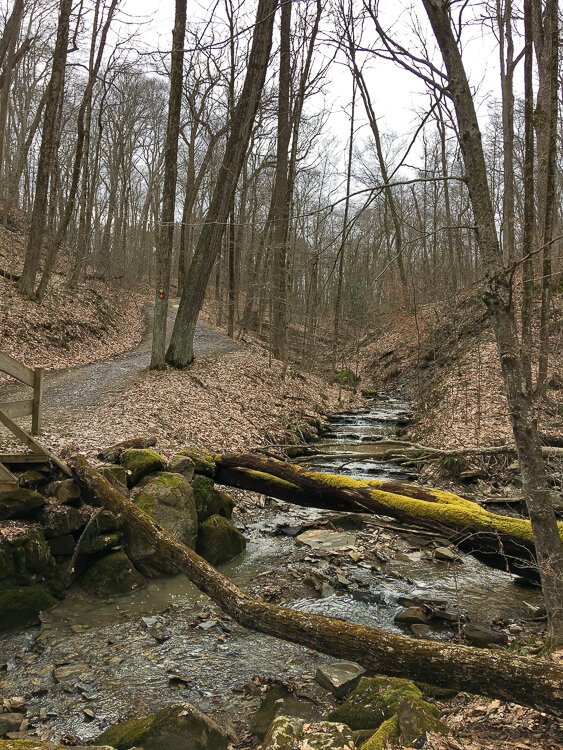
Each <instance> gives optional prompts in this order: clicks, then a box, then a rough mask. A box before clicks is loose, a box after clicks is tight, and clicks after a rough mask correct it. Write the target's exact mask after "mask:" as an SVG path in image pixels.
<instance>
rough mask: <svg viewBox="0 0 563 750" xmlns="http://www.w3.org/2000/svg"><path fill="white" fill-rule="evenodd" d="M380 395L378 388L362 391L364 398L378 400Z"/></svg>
mask: <svg viewBox="0 0 563 750" xmlns="http://www.w3.org/2000/svg"><path fill="white" fill-rule="evenodd" d="M378 395H379V393H378V390H377V388H373V387H371V388H363V389H362V396H363V397H364V398H377V396H378Z"/></svg>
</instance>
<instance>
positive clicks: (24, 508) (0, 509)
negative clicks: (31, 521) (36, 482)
mask: <svg viewBox="0 0 563 750" xmlns="http://www.w3.org/2000/svg"><path fill="white" fill-rule="evenodd" d="M44 505H45V498H44V497H43V495H40V494H39V492H36V491H35V490H30V489H26V488H25V487H18V488H17V489H15V490H8V491H7V492H0V521H6V520H7V519H9V518H29V517H30V516H33V515H35V514H36V513H37V512H38V511H39V510H41V508H42V507H43V506H44Z"/></svg>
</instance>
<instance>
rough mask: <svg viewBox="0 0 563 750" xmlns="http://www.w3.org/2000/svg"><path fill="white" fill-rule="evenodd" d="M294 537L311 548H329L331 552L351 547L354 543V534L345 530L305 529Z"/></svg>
mask: <svg viewBox="0 0 563 750" xmlns="http://www.w3.org/2000/svg"><path fill="white" fill-rule="evenodd" d="M295 539H296V541H297V542H299V543H300V544H304V545H306V546H307V547H310V548H311V549H322V550H331V551H333V552H338V551H339V550H342V549H346V548H347V547H353V546H354V545H355V544H356V536H355V534H350V533H348V532H346V531H325V530H324V529H313V530H312V531H305V532H304V533H303V534H299V536H297V537H295Z"/></svg>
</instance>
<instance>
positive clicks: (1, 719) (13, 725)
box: [0, 713, 25, 737]
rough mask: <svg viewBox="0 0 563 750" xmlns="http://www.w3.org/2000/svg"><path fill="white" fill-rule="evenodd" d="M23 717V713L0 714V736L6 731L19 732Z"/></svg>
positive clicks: (6, 732) (5, 733)
mask: <svg viewBox="0 0 563 750" xmlns="http://www.w3.org/2000/svg"><path fill="white" fill-rule="evenodd" d="M24 719H25V715H24V714H19V713H9V714H0V737H4V736H5V735H7V734H8V732H19V730H20V727H21V725H22V721H23V720H24Z"/></svg>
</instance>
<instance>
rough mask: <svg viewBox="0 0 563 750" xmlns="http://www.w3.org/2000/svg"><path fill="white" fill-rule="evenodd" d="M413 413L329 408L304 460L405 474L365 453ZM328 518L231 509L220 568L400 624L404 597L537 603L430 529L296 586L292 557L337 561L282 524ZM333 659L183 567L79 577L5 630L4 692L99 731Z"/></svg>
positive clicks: (238, 702) (480, 610)
mask: <svg viewBox="0 0 563 750" xmlns="http://www.w3.org/2000/svg"><path fill="white" fill-rule="evenodd" d="M407 416H408V404H407V403H405V402H404V401H401V400H400V399H398V398H393V397H388V398H381V399H378V400H377V401H374V402H373V406H372V408H371V409H369V410H366V411H365V412H362V413H359V414H340V415H335V416H334V417H333V418H332V419H331V421H330V424H329V427H328V429H327V431H326V433H325V434H324V435H323V436H322V438H321V440H320V441H319V443H318V445H317V447H320V448H321V449H322V457H321V458H313V459H312V460H311V463H310V464H309V465H311V466H313V467H314V468H316V469H317V470H323V471H338V472H340V473H345V474H347V475H350V476H354V477H358V478H392V479H397V480H402V481H408V480H413V479H414V478H415V477H414V476H413V475H412V474H409V473H408V472H407V471H405V470H404V469H403V468H401V467H397V466H394V465H393V464H390V463H384V462H381V461H378V460H377V459H376V458H374V455H373V454H374V452H375V447H376V444H377V442H378V441H380V440H382V439H388V438H391V437H396V432H397V426H398V425H401V424H403V423H404V422H405V421H406V420H407ZM370 446H371V447H370ZM328 515H329V514H328V513H327V512H324V511H320V510H315V509H305V508H297V507H293V506H289V505H286V504H280V503H275V504H272V505H271V506H270V507H268V506H267V507H266V508H265V509H264V510H262V511H260V512H256V513H250V512H247V513H245V514H242V513H241V514H238V516H237V517H236V519H235V520H236V522H237V523H238V525H239V526H241V528H243V530H244V533H245V536H246V537H247V539H248V546H247V549H246V551H245V553H243V554H242V555H241V556H239V557H238V558H237V559H235V560H233V561H232V562H231V563H229V564H227V565H225V566H223V568H222V571H223V572H224V573H225V574H226V575H228V576H229V577H231V578H232V579H233V580H234V581H236V582H237V583H238V584H239V585H241V586H246V587H248V588H250V589H252V587H253V586H254V587H256V582H257V581H259V580H260V579H263V580H266V581H268V583H270V582H271V585H272V588H273V590H274V589H276V586H277V591H278V593H279V590H280V587H281V589H282V591H283V589H284V588H285V589H286V591H285V596H282V601H284V603H286V604H287V605H288V606H292V607H293V608H295V609H299V610H305V611H310V612H316V613H319V614H324V615H329V616H331V617H337V618H341V619H346V620H350V621H353V622H358V623H363V624H368V625H373V626H379V627H383V628H386V629H388V630H392V631H395V632H405V631H400V630H399V629H398V627H397V626H396V625H395V623H394V616H395V614H396V612H397V611H398V610H399V609H400V604H399V601H398V600H399V599H400V597H404V596H410V597H413V596H417V597H422V598H424V599H425V600H440V601H444V602H445V603H446V604H447V606H448V607H450V609H451V608H455V607H459V609H461V610H462V611H463V612H466V613H467V614H468V615H469V616H470V617H471V619H472V620H473V621H477V622H490V620H492V619H494V618H521V617H525V616H526V615H527V614H528V612H529V608H528V606H527V604H526V603H529V604H532V605H537V604H538V603H539V594H538V592H537V591H536V590H534V589H524V588H520V587H518V586H516V585H515V584H514V582H513V579H512V578H511V577H510V576H509V575H507V574H503V573H502V572H499V571H494V570H491V569H489V568H486V567H485V566H484V565H482V564H480V563H478V562H477V561H475V560H473V558H465V560H464V561H463V563H462V564H460V565H457V564H456V565H450V564H446V563H440V562H437V561H435V560H434V559H433V558H432V556H431V554H430V553H428V551H427V549H426V548H427V546H428V545H429V544H431V542H432V540H431V538H430V537H428V538H426V537H424V535H421V534H420V533H418V535H415V536H413V535H410V534H408V533H401V536H400V537H399V539H400V542H401V544H402V548H401V549H402V552H401V553H400V554H397V555H396V556H395V557H393V558H392V559H390V560H389V561H388V563H387V565H386V566H385V568H384V570H383V571H381V572H380V573H375V572H374V571H373V569H371V568H370V566H364V567H362V566H361V564H360V565H355V564H354V563H352V561H351V560H350V558H349V556H346V562H345V563H342V562H341V561H337V563H336V564H337V565H341V566H343V565H346V566H347V567H346V568H345V570H344V572H345V574H346V575H348V576H349V578H350V580H351V582H352V583H353V585H352V586H350V587H347V588H345V589H343V590H338V591H335V590H332V589H330V588H329V589H328V590H327V591H326V592H324V593H325V595H324V596H323V597H322V598H319V595H318V594H317V593H315V592H314V591H313V589H307V587H305V586H303V585H302V584H301V585H298V584H297V583H296V582H298V581H300V579H301V578H302V577H303V576H302V575H301V572H300V571H302V570H303V568H302V567H299V566H300V565H301V566H303V565H306V564H308V565H310V567H311V569H313V570H315V571H316V572H318V573H319V574H320V575H322V574H323V573H324V572H325V571H326V570H328V569H329V568H330V565H331V564H333V565H334V563H333V561H332V560H331V559H330V557H329V558H326V557H325V558H323V557H322V556H321V557H320V558H319V559H315V557H314V555H312V556H311V558H307V556H306V555H305V553H304V548H303V547H302V546H300V545H299V543H298V542H296V540H295V539H294V538H293V537H292V536H286V535H284V534H280V533H279V530H280V528H283V527H288V526H298V527H299V526H301V527H307V526H308V525H312V524H314V523H315V522H318V521H322V520H323V519H325V518H326V517H327V516H328ZM251 516H252V517H251ZM368 528H369V527H368ZM375 533H377V539H379V540H381V539H382V538H383V539H385V538H389V539H391V538H392V537H393V533H394V532H393V531H389V530H388V529H386V528H383V529H382V528H378V529H377V531H375V530H374V534H375ZM364 539H365V537H364ZM374 539H375V537H374ZM368 540H369V536H368ZM267 590H268V588H267V587H266V589H265V591H266V592H267ZM288 592H289V593H288ZM293 592H294V594H295V595H293ZM307 592H310V593H307ZM278 600H279V599H278ZM436 637H443V634H442V636H441V635H440V633H438V634H437V636H436ZM329 660H330V659H329V657H325V656H323V655H319V654H316V653H314V652H311V651H309V650H307V649H304V648H302V647H299V646H295V645H293V644H289V643H286V642H284V641H278V640H275V639H273V638H270V637H268V636H264V635H261V634H257V633H253V632H251V631H247V630H244V629H243V628H241V627H239V626H238V625H236V624H235V623H233V622H232V621H231V620H230V619H229V618H227V617H225V616H224V615H222V613H221V612H220V611H219V610H218V609H217V608H216V607H214V605H212V604H211V603H210V602H209V600H208V599H207V598H206V597H205V596H203V595H202V594H200V593H199V592H198V591H197V590H196V589H195V587H194V586H193V585H192V584H190V583H189V582H188V581H187V580H186V579H185V578H184V577H183V576H178V577H175V578H167V579H159V580H153V581H150V582H149V583H148V584H147V586H146V588H144V589H143V590H140V591H137V592H135V593H133V594H131V595H129V596H127V597H123V598H119V599H110V600H94V599H92V598H89V597H87V596H86V595H85V594H83V593H82V592H81V591H80V589H79V588H78V587H76V589H75V590H73V591H71V592H69V594H68V595H67V597H66V599H65V600H64V601H62V602H61V604H60V605H59V606H58V607H57V608H56V609H55V610H53V611H51V612H50V613H48V615H47V616H46V618H45V622H44V623H43V625H42V627H41V629H40V630H39V631H38V629H36V628H34V629H28V630H25V631H22V632H20V633H16V634H12V635H7V636H4V637H3V638H2V639H0V666H1V665H2V664H4V669H5V670H6V671H5V673H3V674H0V680H1V681H2V682H3V683H4V693H5V694H8V695H18V694H19V695H21V694H28V695H29V694H31V696H32V697H31V698H30V700H29V710H30V711H31V713H32V714H33V712H34V711H35V714H36V715H38V716H39V713H40V712H41V715H40V718H39V719H38V725H39V726H43V727H44V728H45V729H46V731H47V732H48V733H49V734H50V735H51V736H52V737H59V736H61V735H62V734H64V733H65V732H69V731H70V732H73V733H75V734H76V735H78V736H79V737H80V738H81V739H83V740H89V739H92V738H94V737H96V736H97V734H98V733H99V732H100V731H101V730H102V729H103V728H104V727H105V726H107V725H108V724H109V723H111V722H115V721H116V720H118V719H120V718H121V717H123V716H124V715H131V713H135V714H137V715H138V714H141V713H142V712H143V711H151V710H155V709H156V708H158V707H160V706H161V705H164V704H166V703H169V702H171V701H173V700H189V701H191V702H193V703H194V704H195V705H197V706H199V707H200V708H201V709H202V710H204V711H209V712H213V713H215V714H217V713H219V715H223V714H225V713H226V715H227V716H228V715H229V711H230V715H233V714H237V713H238V714H240V712H241V711H243V710H244V700H245V699H244V698H243V697H241V694H240V691H238V692H237V686H240V685H241V684H243V683H245V682H247V681H248V680H250V679H251V678H252V677H253V676H255V675H267V676H269V677H272V678H274V679H282V680H283V679H288V678H291V677H292V676H293V677H296V676H305V677H311V676H312V675H313V674H314V672H315V670H316V667H317V666H318V664H320V663H322V662H325V661H329ZM60 666H68V667H70V668H71V672H72V667H73V666H76V670H75V673H74V674H71V675H70V677H69V675H68V674H67V675H66V676H64V675H63V676H62V677H61V676H60V675H59V682H57V681H56V680H54V679H53V670H54V669H56V668H57V667H60Z"/></svg>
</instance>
